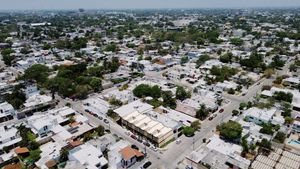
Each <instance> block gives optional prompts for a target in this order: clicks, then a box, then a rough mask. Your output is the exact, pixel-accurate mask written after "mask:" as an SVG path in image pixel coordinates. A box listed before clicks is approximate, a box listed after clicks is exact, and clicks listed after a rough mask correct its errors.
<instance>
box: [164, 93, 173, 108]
mask: <svg viewBox="0 0 300 169" xmlns="http://www.w3.org/2000/svg"><path fill="white" fill-rule="evenodd" d="M162 99H163V105H164V106H165V107H170V108H171V109H175V108H176V99H175V98H173V94H172V92H171V91H164V92H162Z"/></svg>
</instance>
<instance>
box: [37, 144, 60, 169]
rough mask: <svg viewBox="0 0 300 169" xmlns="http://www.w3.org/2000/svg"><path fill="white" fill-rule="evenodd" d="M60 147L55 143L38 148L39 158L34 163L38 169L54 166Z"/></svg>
mask: <svg viewBox="0 0 300 169" xmlns="http://www.w3.org/2000/svg"><path fill="white" fill-rule="evenodd" d="M61 149H62V146H61V145H60V144H58V143H57V142H48V143H46V144H43V145H41V146H40V150H41V154H40V156H41V158H40V159H39V160H38V161H37V162H36V163H35V164H36V165H37V166H38V167H39V168H40V169H48V168H51V166H52V167H53V166H55V165H56V161H58V160H59V156H60V150H61Z"/></svg>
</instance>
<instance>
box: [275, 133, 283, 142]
mask: <svg viewBox="0 0 300 169" xmlns="http://www.w3.org/2000/svg"><path fill="white" fill-rule="evenodd" d="M285 138H286V135H285V133H283V132H277V134H276V135H275V137H274V139H273V140H274V141H275V142H278V143H283V142H284V140H285Z"/></svg>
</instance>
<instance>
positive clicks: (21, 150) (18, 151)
mask: <svg viewBox="0 0 300 169" xmlns="http://www.w3.org/2000/svg"><path fill="white" fill-rule="evenodd" d="M15 153H16V154H24V153H29V150H28V148H26V147H19V148H15Z"/></svg>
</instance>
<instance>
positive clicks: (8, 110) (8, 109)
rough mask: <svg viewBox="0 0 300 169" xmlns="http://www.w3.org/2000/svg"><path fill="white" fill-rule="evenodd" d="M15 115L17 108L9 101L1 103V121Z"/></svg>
mask: <svg viewBox="0 0 300 169" xmlns="http://www.w3.org/2000/svg"><path fill="white" fill-rule="evenodd" d="M14 115H15V109H14V108H13V106H12V105H11V104H9V103H7V102H3V103H0V122H1V121H6V120H10V119H12V118H13V116H14Z"/></svg>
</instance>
